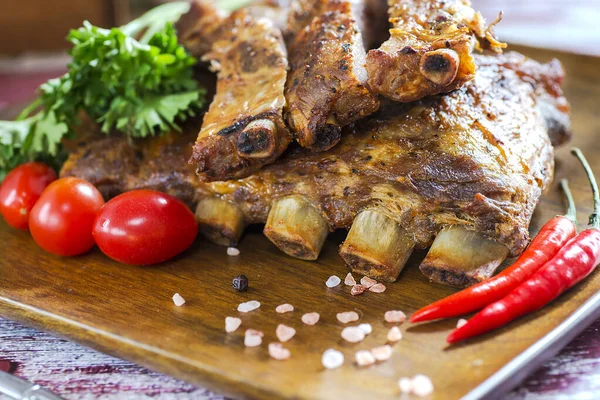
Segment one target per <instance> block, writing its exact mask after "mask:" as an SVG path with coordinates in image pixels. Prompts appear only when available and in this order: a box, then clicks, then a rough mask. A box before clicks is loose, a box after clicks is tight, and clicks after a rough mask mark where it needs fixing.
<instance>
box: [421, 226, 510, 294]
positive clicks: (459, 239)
mask: <svg viewBox="0 0 600 400" xmlns="http://www.w3.org/2000/svg"><path fill="white" fill-rule="evenodd" d="M507 256H508V248H507V247H506V246H505V245H503V244H501V243H497V242H494V241H493V240H490V239H487V238H485V237H484V236H483V235H482V234H481V233H479V232H474V231H469V230H467V229H466V228H463V227H460V226H452V227H449V228H445V229H443V230H442V231H441V232H440V233H439V234H438V236H437V237H436V238H435V240H434V242H433V244H432V245H431V248H430V249H429V252H428V253H427V256H426V257H425V259H424V260H423V262H422V263H421V265H420V267H419V269H420V270H421V272H422V273H423V275H425V276H426V277H428V278H429V279H430V280H432V281H434V282H437V283H442V284H445V285H450V286H456V287H465V286H470V285H473V284H476V283H478V282H481V281H483V280H484V279H487V278H489V277H491V276H492V275H493V274H494V271H495V270H496V269H497V268H498V266H500V264H501V263H502V261H504V259H505V258H506V257H507Z"/></svg>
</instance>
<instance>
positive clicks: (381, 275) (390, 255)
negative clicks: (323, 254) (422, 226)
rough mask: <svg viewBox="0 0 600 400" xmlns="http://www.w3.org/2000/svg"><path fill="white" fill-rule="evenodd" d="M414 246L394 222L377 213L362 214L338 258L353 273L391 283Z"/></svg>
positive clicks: (406, 234) (367, 211)
mask: <svg viewBox="0 0 600 400" xmlns="http://www.w3.org/2000/svg"><path fill="white" fill-rule="evenodd" d="M414 246H415V242H414V239H413V237H412V236H411V235H409V234H408V233H407V232H406V231H405V230H404V229H403V228H402V227H401V226H400V225H399V224H398V223H397V222H395V221H394V220H392V219H391V218H389V217H387V216H386V215H384V214H383V213H381V212H379V211H375V210H366V211H363V212H361V213H360V214H358V216H357V217H356V218H355V219H354V222H353V224H352V227H351V228H350V232H348V236H347V237H346V240H345V241H344V243H343V244H342V246H341V248H340V255H341V256H342V258H343V259H344V261H346V263H347V264H348V265H349V266H350V268H351V269H352V271H353V272H356V273H359V274H363V275H367V276H369V277H371V278H373V279H377V280H379V281H385V282H393V281H395V280H396V279H397V278H398V275H399V274H400V271H401V270H402V268H404V265H405V264H406V261H408V257H409V256H410V254H411V253H412V251H413V248H414Z"/></svg>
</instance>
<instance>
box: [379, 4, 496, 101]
mask: <svg viewBox="0 0 600 400" xmlns="http://www.w3.org/2000/svg"><path fill="white" fill-rule="evenodd" d="M389 6H390V9H389V13H390V22H391V23H392V26H393V27H392V29H391V30H390V38H389V40H388V41H386V42H385V43H384V44H383V45H382V46H381V47H380V48H379V49H376V50H371V51H369V53H368V55H367V70H368V72H369V85H370V87H371V89H372V90H373V91H374V92H376V93H378V94H381V95H383V96H386V97H389V98H390V99H393V100H396V101H401V102H410V101H414V100H418V99H420V98H422V97H425V96H429V95H434V94H438V93H445V92H449V91H451V90H454V89H457V88H460V87H461V86H462V85H464V84H465V83H466V82H468V81H469V80H471V79H473V77H474V74H475V63H474V62H473V56H472V51H473V49H474V48H475V46H476V41H477V38H480V39H482V43H484V44H485V45H486V46H487V47H490V48H493V49H496V50H500V48H501V47H502V45H501V44H500V43H498V42H496V41H495V40H494V39H493V37H492V36H491V35H490V34H489V32H487V31H486V29H485V27H484V20H483V17H482V16H481V14H479V13H478V12H475V11H474V10H473V9H472V8H471V4H470V2H469V0H416V1H413V0H389Z"/></svg>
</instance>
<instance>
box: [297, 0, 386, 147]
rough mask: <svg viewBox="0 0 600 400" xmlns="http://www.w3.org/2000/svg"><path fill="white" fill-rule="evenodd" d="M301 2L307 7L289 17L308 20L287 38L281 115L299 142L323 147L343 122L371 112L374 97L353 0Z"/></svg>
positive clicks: (376, 103) (329, 144) (337, 135)
mask: <svg viewBox="0 0 600 400" xmlns="http://www.w3.org/2000/svg"><path fill="white" fill-rule="evenodd" d="M305 2H306V3H310V5H311V7H307V8H308V10H309V11H305V12H303V13H294V14H292V16H291V17H290V19H291V22H290V25H291V26H298V27H299V26H301V25H302V23H305V22H306V23H307V25H306V26H304V27H303V28H301V29H299V31H298V32H297V33H295V37H293V38H291V39H288V49H289V53H290V72H289V78H288V81H287V84H286V88H285V92H286V93H285V95H286V99H287V107H286V116H287V122H288V124H289V126H290V129H291V130H292V132H293V133H294V135H295V137H296V140H297V141H298V143H300V145H301V146H303V147H307V148H309V149H311V150H313V151H324V150H327V149H330V148H331V147H333V146H335V145H336V144H337V143H338V142H339V140H340V137H341V133H342V127H344V126H346V125H348V124H350V123H352V122H354V121H357V120H359V119H361V118H363V117H365V116H367V115H369V114H372V113H373V112H375V111H376V110H377V108H378V107H379V101H378V100H377V99H376V98H375V96H374V95H373V94H371V92H370V91H369V89H368V87H367V86H366V81H367V71H366V69H365V66H364V64H365V48H364V44H363V38H362V34H361V31H360V26H361V24H360V23H359V20H358V18H361V17H362V16H364V13H363V12H362V11H360V10H357V9H356V7H355V6H354V5H353V3H352V1H345V0H344V1H342V0H336V1H331V0H318V1H316V2H315V1H309V0H306V1H305ZM294 15H295V16H296V17H295V18H300V19H301V21H303V22H298V21H294ZM298 15H299V16H300V17H298Z"/></svg>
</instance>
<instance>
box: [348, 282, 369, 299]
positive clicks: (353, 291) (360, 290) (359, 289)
mask: <svg viewBox="0 0 600 400" xmlns="http://www.w3.org/2000/svg"><path fill="white" fill-rule="evenodd" d="M366 289H367V288H366V287H364V286H363V285H354V286H352V289H350V294H351V295H352V296H358V295H359V294H362V293H363V292H364V291H365V290H366Z"/></svg>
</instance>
